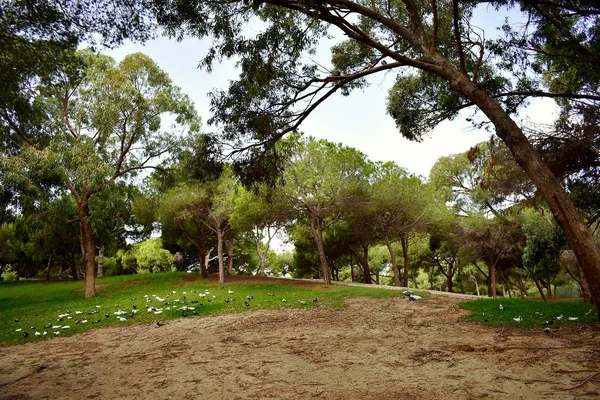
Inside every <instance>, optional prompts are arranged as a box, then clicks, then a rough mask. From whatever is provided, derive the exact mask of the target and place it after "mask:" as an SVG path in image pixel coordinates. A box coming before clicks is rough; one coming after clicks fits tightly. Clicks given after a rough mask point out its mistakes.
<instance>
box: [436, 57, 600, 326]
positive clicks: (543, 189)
mask: <svg viewBox="0 0 600 400" xmlns="http://www.w3.org/2000/svg"><path fill="white" fill-rule="evenodd" d="M440 58H441V57H440ZM440 61H441V64H442V65H441V66H440V70H438V74H439V75H440V76H442V77H443V78H445V79H447V80H448V82H450V84H451V85H452V87H453V88H454V89H456V90H457V91H458V92H459V93H461V94H462V95H464V96H465V97H466V98H467V99H469V100H470V101H472V102H473V103H474V104H475V105H476V106H477V107H479V109H480V110H481V111H483V113H485V115H486V116H487V117H488V118H489V119H490V121H491V122H492V123H493V124H494V126H495V128H496V134H497V135H498V137H500V139H502V140H503V141H504V143H505V144H506V146H507V147H508V148H509V149H510V151H511V153H512V154H513V156H514V158H515V161H516V162H517V164H519V166H520V167H521V168H523V170H524V171H525V173H526V174H527V176H528V177H529V178H530V179H531V180H532V181H533V183H534V184H535V186H536V187H537V189H538V190H539V192H540V194H541V195H542V197H543V198H544V200H545V201H546V204H547V205H548V207H549V208H550V210H552V214H553V216H554V218H555V219H556V222H557V223H558V224H559V225H560V227H561V228H562V229H563V231H564V233H565V235H566V237H567V239H568V241H569V243H570V244H571V248H572V249H573V251H574V252H575V256H576V257H577V261H578V262H579V265H580V266H581V268H582V270H583V273H584V275H585V276H586V278H587V282H588V284H589V287H590V291H591V294H592V297H593V299H594V303H595V304H600V247H598V245H597V244H596V242H595V241H594V238H593V237H592V234H591V232H590V231H589V229H588V227H587V225H586V223H585V221H584V220H583V218H582V217H581V215H580V214H579V212H578V211H577V209H576V208H575V206H574V204H573V203H572V202H571V200H570V199H569V197H568V195H567V193H566V191H565V190H564V189H563V187H562V186H561V184H560V182H559V181H558V179H557V178H556V177H555V176H554V174H553V173H552V171H551V170H550V168H549V167H548V165H547V164H546V163H545V162H544V160H543V159H542V157H541V156H540V155H539V153H538V152H537V151H536V150H535V149H534V147H533V145H532V144H531V143H530V142H529V141H528V140H527V137H526V136H525V135H524V134H523V131H522V130H521V129H520V128H519V126H518V125H517V124H516V123H515V122H514V121H513V120H512V119H511V118H510V116H509V115H508V114H507V113H506V112H505V111H504V110H503V109H502V107H501V106H500V104H499V103H498V102H497V101H496V100H495V99H493V98H492V97H490V96H489V95H488V94H487V93H485V92H483V91H482V90H480V89H479V88H478V87H477V85H476V84H475V83H473V82H472V81H471V80H470V79H469V77H467V76H466V75H464V74H462V73H460V72H459V71H457V70H456V69H455V68H454V67H453V66H452V65H451V64H450V63H449V62H448V61H446V60H445V59H441V60H440ZM598 316H599V318H600V307H599V308H598Z"/></svg>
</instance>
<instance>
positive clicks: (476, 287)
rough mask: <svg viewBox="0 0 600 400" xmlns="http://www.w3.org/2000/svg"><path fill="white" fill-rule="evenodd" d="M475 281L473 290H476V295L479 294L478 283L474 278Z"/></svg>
mask: <svg viewBox="0 0 600 400" xmlns="http://www.w3.org/2000/svg"><path fill="white" fill-rule="evenodd" d="M474 281H475V291H476V292H477V296H479V283H477V279H474Z"/></svg>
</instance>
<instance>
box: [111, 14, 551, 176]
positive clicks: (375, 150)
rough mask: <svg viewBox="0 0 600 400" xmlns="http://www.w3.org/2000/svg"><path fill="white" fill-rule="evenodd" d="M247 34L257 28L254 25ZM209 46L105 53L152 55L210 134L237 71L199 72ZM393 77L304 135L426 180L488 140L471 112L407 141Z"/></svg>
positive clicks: (375, 81) (332, 108)
mask: <svg viewBox="0 0 600 400" xmlns="http://www.w3.org/2000/svg"><path fill="white" fill-rule="evenodd" d="M506 16H509V17H510V14H503V15H499V14H497V13H496V12H494V11H492V10H488V9H483V8H482V9H479V10H477V11H476V15H475V20H476V21H478V25H479V26H483V27H485V30H486V37H487V38H489V37H491V35H493V32H494V31H495V28H496V27H497V26H499V25H500V24H501V23H502V22H503V21H504V18H505V17H506ZM249 29H255V27H252V26H250V28H249ZM333 43H334V42H328V43H324V44H323V45H322V47H321V48H320V50H319V53H318V57H321V58H320V59H319V61H320V62H321V61H322V62H323V63H327V62H328V61H327V60H328V58H329V57H328V50H329V47H330V46H331V44H333ZM209 46H210V40H209V39H203V40H198V39H192V38H189V39H185V40H183V41H182V42H177V41H175V40H171V39H168V38H164V37H161V38H158V39H156V40H152V41H150V42H148V43H146V44H144V45H141V44H130V43H129V44H125V45H123V46H121V47H119V48H117V49H114V50H106V51H103V53H105V54H108V55H110V56H112V57H113V58H114V59H115V60H116V61H120V60H122V59H123V57H125V56H126V55H127V54H131V53H134V52H142V53H145V54H146V55H148V56H150V57H151V58H152V59H153V60H154V61H155V62H156V63H157V64H158V66H159V67H160V68H161V69H162V70H164V71H165V72H167V73H168V74H169V76H170V78H171V79H172V80H173V83H174V84H175V85H177V86H179V87H181V88H182V90H183V92H184V93H186V94H187V95H188V96H190V98H191V99H192V100H193V101H194V103H195V105H196V109H197V111H198V113H199V115H200V116H201V117H202V120H203V121H204V124H203V129H204V131H206V132H211V131H214V130H215V128H214V127H212V126H208V125H207V124H206V121H207V120H208V119H209V118H210V104H209V97H208V93H210V92H211V91H213V90H215V89H226V88H227V87H228V85H229V81H230V80H235V79H237V78H238V76H239V71H237V70H236V69H235V62H234V61H232V60H227V61H225V62H223V63H222V64H220V65H217V66H215V67H214V69H213V72H212V73H210V74H209V73H207V72H206V71H203V70H200V69H198V68H197V66H198V64H199V62H200V60H201V59H202V58H203V57H204V55H205V54H206V52H207V51H208V49H209ZM394 78H395V73H394V72H388V73H387V74H386V75H382V74H381V75H376V76H373V77H372V78H371V80H370V86H369V87H368V88H366V89H365V90H355V91H353V92H352V93H351V94H350V96H348V97H344V96H341V95H339V94H338V95H334V96H333V97H332V98H330V99H328V100H327V101H326V102H325V103H324V104H322V105H321V106H319V107H318V108H317V110H315V111H314V112H313V113H312V114H311V115H310V116H309V117H308V118H307V119H306V120H305V122H304V123H303V125H302V126H301V127H300V130H301V131H302V132H304V133H305V134H306V135H311V136H314V137H315V138H317V139H327V140H329V141H332V142H336V143H337V142H340V143H343V144H344V145H346V146H350V147H354V148H356V149H357V150H359V151H361V152H363V153H365V154H366V155H367V156H368V158H369V159H370V160H372V161H394V162H396V163H397V164H398V165H399V166H401V167H404V168H406V169H407V170H408V171H409V172H411V173H414V174H417V175H422V176H423V177H427V176H428V175H429V171H430V169H431V167H432V166H433V165H434V163H435V162H436V160H437V159H438V158H439V157H442V156H448V155H452V154H458V153H462V152H465V151H467V150H469V148H471V147H472V146H473V145H475V144H477V143H480V142H483V141H486V140H488V139H489V137H490V135H491V132H488V131H485V130H476V129H473V128H472V126H471V125H470V123H468V122H467V121H466V120H465V118H466V117H467V116H470V115H471V114H472V112H471V111H468V110H467V111H464V112H462V113H461V114H460V115H459V117H457V118H456V119H455V120H453V121H445V122H443V123H441V124H439V125H438V126H437V127H436V128H435V129H434V130H433V132H432V133H431V135H430V136H429V137H427V138H425V139H424V140H423V141H422V142H419V143H417V142H410V141H408V140H406V139H404V138H403V137H402V136H401V135H400V133H399V132H398V130H397V128H396V126H395V123H394V121H393V120H392V118H391V117H390V116H389V115H387V113H386V99H387V93H388V89H389V88H390V87H391V85H392V84H393V82H394ZM521 115H522V118H525V119H527V120H530V121H533V122H538V123H539V122H543V123H550V122H551V121H552V120H553V118H554V117H555V115H556V107H555V106H554V105H553V103H552V102H551V101H549V100H545V101H543V100H540V101H534V102H532V104H531V106H530V107H529V108H528V109H527V111H526V112H525V113H522V114H521Z"/></svg>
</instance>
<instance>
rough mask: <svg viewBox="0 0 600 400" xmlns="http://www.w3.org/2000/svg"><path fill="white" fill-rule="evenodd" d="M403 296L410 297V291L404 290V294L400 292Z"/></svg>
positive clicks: (411, 293)
mask: <svg viewBox="0 0 600 400" xmlns="http://www.w3.org/2000/svg"><path fill="white" fill-rule="evenodd" d="M402 294H403V295H405V296H406V297H410V296H412V295H413V292H412V290H405V291H404V292H402Z"/></svg>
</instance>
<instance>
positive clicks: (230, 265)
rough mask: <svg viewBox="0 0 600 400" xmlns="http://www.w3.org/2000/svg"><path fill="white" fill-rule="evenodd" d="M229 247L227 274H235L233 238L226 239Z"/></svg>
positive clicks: (226, 244)
mask: <svg viewBox="0 0 600 400" xmlns="http://www.w3.org/2000/svg"><path fill="white" fill-rule="evenodd" d="M225 247H227V275H233V239H230V240H226V241H225Z"/></svg>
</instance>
